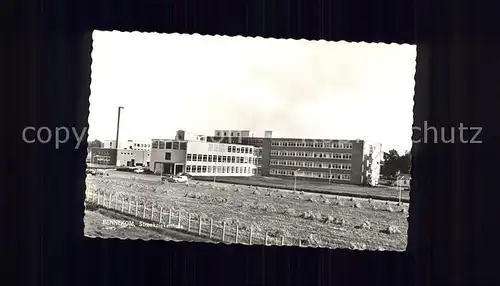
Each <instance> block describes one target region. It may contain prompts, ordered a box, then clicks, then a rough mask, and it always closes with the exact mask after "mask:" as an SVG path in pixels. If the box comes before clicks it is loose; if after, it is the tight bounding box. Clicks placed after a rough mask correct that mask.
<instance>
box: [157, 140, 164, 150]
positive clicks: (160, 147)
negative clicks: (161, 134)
mask: <svg viewBox="0 0 500 286" xmlns="http://www.w3.org/2000/svg"><path fill="white" fill-rule="evenodd" d="M158 149H165V141H159V142H158Z"/></svg>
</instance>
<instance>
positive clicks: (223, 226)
mask: <svg viewBox="0 0 500 286" xmlns="http://www.w3.org/2000/svg"><path fill="white" fill-rule="evenodd" d="M225 236H226V222H223V223H222V242H224V238H225Z"/></svg>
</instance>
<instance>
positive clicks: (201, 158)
mask: <svg viewBox="0 0 500 286" xmlns="http://www.w3.org/2000/svg"><path fill="white" fill-rule="evenodd" d="M198 161H200V162H201V161H203V155H201V154H198Z"/></svg>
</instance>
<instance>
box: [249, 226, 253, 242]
mask: <svg viewBox="0 0 500 286" xmlns="http://www.w3.org/2000/svg"><path fill="white" fill-rule="evenodd" d="M252 236H253V227H252V226H251V227H250V239H249V244H250V245H252Z"/></svg>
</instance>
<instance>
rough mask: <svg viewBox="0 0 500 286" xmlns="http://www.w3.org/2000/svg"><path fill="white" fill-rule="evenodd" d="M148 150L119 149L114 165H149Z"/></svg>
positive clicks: (149, 154)
mask: <svg viewBox="0 0 500 286" xmlns="http://www.w3.org/2000/svg"><path fill="white" fill-rule="evenodd" d="M150 159H151V151H150V150H129V149H120V150H118V153H117V159H116V166H119V167H125V166H126V167H137V166H144V167H149V166H150Z"/></svg>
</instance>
